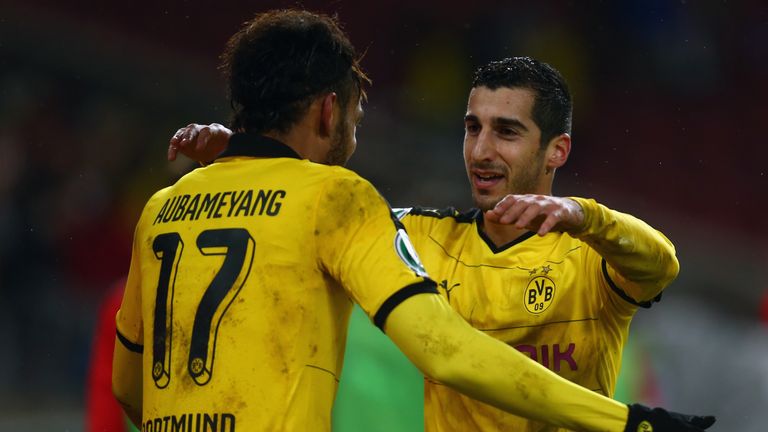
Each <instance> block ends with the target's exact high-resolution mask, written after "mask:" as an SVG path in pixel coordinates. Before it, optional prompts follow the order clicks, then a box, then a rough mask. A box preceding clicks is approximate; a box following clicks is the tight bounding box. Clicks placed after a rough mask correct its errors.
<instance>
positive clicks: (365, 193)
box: [315, 175, 437, 330]
mask: <svg viewBox="0 0 768 432" xmlns="http://www.w3.org/2000/svg"><path fill="white" fill-rule="evenodd" d="M315 218H316V219H315V240H316V247H317V252H318V257H319V260H320V265H321V267H323V268H324V269H325V271H326V272H328V274H330V275H331V277H333V278H334V279H335V280H336V281H338V282H339V283H340V284H341V285H342V286H343V287H344V289H345V290H346V292H347V293H348V295H349V296H350V297H351V298H352V299H353V300H354V301H355V302H356V303H357V304H359V305H360V307H361V308H362V309H363V310H364V311H365V313H366V314H367V315H368V317H369V318H371V319H372V320H373V322H374V324H376V326H378V327H379V328H380V329H382V330H383V328H384V323H385V321H386V319H387V316H389V313H390V312H391V311H392V310H393V309H394V308H395V307H397V306H398V305H399V304H400V303H402V302H403V301H404V300H406V299H408V298H409V297H411V296H413V295H416V294H421V293H434V294H437V288H436V285H435V283H434V282H433V281H432V280H431V279H429V277H428V276H427V273H426V271H425V270H424V267H423V265H422V264H421V261H420V260H419V257H418V255H417V254H416V251H415V250H414V248H413V246H412V244H411V242H410V239H409V238H408V234H407V232H406V231H405V228H404V227H403V225H402V224H401V223H400V221H399V220H398V219H397V218H396V217H395V216H394V215H393V213H392V211H391V210H390V208H389V206H388V205H387V203H386V201H385V200H384V198H382V197H381V195H379V193H378V192H377V191H376V189H375V188H374V187H373V186H372V185H371V184H370V183H369V182H367V181H366V180H364V179H362V178H360V177H359V176H356V175H354V176H353V175H349V176H339V177H334V178H332V179H330V180H328V181H327V182H326V185H325V187H324V189H323V191H322V192H321V194H320V196H319V197H318V203H317V207H316V210H315Z"/></svg>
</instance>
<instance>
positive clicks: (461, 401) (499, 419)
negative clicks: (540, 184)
mask: <svg viewBox="0 0 768 432" xmlns="http://www.w3.org/2000/svg"><path fill="white" fill-rule="evenodd" d="M394 212H395V214H396V215H398V216H399V217H400V218H401V221H402V222H403V224H404V225H405V227H406V229H407V230H408V233H409V234H410V237H411V240H412V241H413V245H414V246H415V247H416V250H417V251H418V252H419V255H420V257H421V259H422V262H423V263H424V266H425V268H426V269H427V271H428V272H429V274H430V275H431V276H432V277H433V278H434V279H435V280H436V281H437V283H438V290H439V291H440V293H441V295H443V296H444V297H445V298H446V299H447V300H448V301H449V303H450V305H451V306H452V307H453V308H454V309H455V310H456V311H458V312H459V314H460V315H462V316H463V317H464V319H466V320H467V321H468V322H469V323H470V324H471V325H472V326H473V327H475V328H477V329H479V330H481V331H483V332H485V333H487V334H488V335H491V336H493V337H495V338H497V339H499V340H501V341H504V342H505V343H507V344H509V345H511V346H513V347H515V348H517V349H518V350H519V351H521V352H523V353H526V354H527V355H528V356H530V357H531V358H532V359H533V360H535V361H537V362H539V363H541V364H542V365H544V366H545V367H547V368H549V369H551V370H552V371H554V372H556V373H557V374H559V375H561V376H562V377H564V378H566V379H568V380H570V381H573V382H575V383H578V384H580V385H582V386H584V387H586V388H588V389H591V390H594V391H596V392H599V393H601V394H603V395H606V396H611V395H612V394H613V389H614V385H615V383H616V377H617V374H618V372H619V364H620V361H621V352H622V347H623V345H624V341H625V339H626V338H627V333H628V328H629V323H630V320H631V318H632V316H633V314H634V312H635V311H636V310H637V308H638V306H646V307H647V306H650V303H648V302H636V301H634V300H633V299H632V297H631V296H629V295H628V294H626V293H625V292H624V291H623V290H622V289H621V288H620V287H618V286H617V285H616V284H615V283H614V282H613V280H612V278H611V276H609V274H612V272H613V271H612V269H611V268H610V266H607V265H606V262H605V261H604V260H603V259H602V258H601V256H600V255H598V254H597V252H596V251H595V250H594V249H592V248H591V247H590V246H589V245H587V244H586V243H584V242H583V241H581V240H579V239H576V238H573V237H571V236H570V235H568V234H563V233H556V232H552V233H549V234H547V235H545V236H543V237H540V236H537V235H535V234H534V233H532V232H529V233H527V234H524V235H522V236H521V237H519V238H518V239H516V240H515V241H513V242H511V243H509V244H506V245H503V246H501V247H495V246H494V245H493V243H492V242H491V241H490V239H488V238H487V237H486V235H485V234H484V232H483V231H482V229H481V227H482V214H481V212H480V211H479V210H473V211H470V212H467V213H459V212H457V211H455V210H453V209H445V210H436V209H425V208H412V209H395V210H394ZM424 410H425V426H426V430H427V431H465V430H472V431H502V430H504V431H507V430H508V431H537V432H540V431H547V432H549V431H556V430H558V429H557V428H554V427H551V426H547V425H545V424H542V423H537V422H533V421H530V420H527V419H524V418H520V417H516V416H514V415H511V414H508V413H505V412H503V411H501V410H498V409H496V408H494V407H491V406H490V405H486V404H483V403H481V402H477V401H475V400H473V399H471V398H469V397H467V396H464V395H462V394H460V393H458V392H456V391H454V390H452V389H451V388H449V387H446V386H443V385H441V384H439V383H436V382H433V381H430V380H426V382H425V408H424Z"/></svg>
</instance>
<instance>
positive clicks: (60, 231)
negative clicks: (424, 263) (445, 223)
mask: <svg viewBox="0 0 768 432" xmlns="http://www.w3.org/2000/svg"><path fill="white" fill-rule="evenodd" d="M411 3H412V2H405V1H393V2H387V4H386V5H383V4H381V5H369V4H367V3H365V2H332V3H330V4H326V3H324V2H319V1H306V2H304V3H303V4H304V5H305V6H307V7H309V8H310V9H314V10H319V11H325V12H329V13H333V12H335V11H337V12H338V14H339V18H340V20H341V21H342V22H343V23H344V24H345V27H346V28H347V30H348V31H349V33H350V35H351V37H352V40H353V42H354V43H355V44H356V45H357V46H358V49H360V50H361V51H366V55H365V59H364V60H363V65H364V66H365V67H366V68H367V69H368V71H369V72H370V74H371V75H372V77H373V80H374V86H373V88H372V89H371V90H370V92H369V97H370V102H369V103H368V104H367V105H366V106H365V108H366V111H367V112H366V117H365V121H364V123H363V126H362V129H361V130H360V131H359V133H358V139H359V142H360V145H359V148H358V153H357V154H356V155H355V157H354V158H353V159H352V163H351V167H352V168H353V169H355V170H357V171H358V172H360V173H361V174H363V175H364V176H366V177H368V178H370V179H371V180H372V181H373V183H374V184H375V185H377V186H378V187H379V188H380V190H381V191H382V193H383V194H384V195H385V197H386V198H387V199H388V200H389V201H390V202H391V203H392V204H393V205H395V206H407V205H413V204H419V205H427V206H445V205H454V206H457V207H468V206H470V205H471V202H470V200H469V193H468V188H467V187H466V185H465V183H466V180H465V174H464V172H463V164H462V160H461V156H460V155H461V139H462V134H463V122H462V117H463V113H464V108H465V104H466V95H467V93H468V90H469V84H470V81H471V73H472V70H473V69H474V68H475V67H477V66H479V65H481V64H483V63H486V62H488V61H490V60H493V59H499V58H502V57H505V56H513V55H530V56H533V57H536V58H538V59H541V60H543V61H546V62H549V63H551V64H552V65H554V66H555V67H556V68H558V69H559V70H561V71H562V73H563V74H564V76H565V77H566V79H567V80H568V82H569V83H570V85H571V90H572V92H573V94H574V98H575V111H574V130H573V136H574V148H573V153H572V157H571V160H570V161H569V162H568V164H567V165H566V167H565V168H564V169H562V170H561V171H562V172H559V173H558V178H557V180H556V187H555V193H557V194H561V195H569V194H573V195H581V196H593V197H596V198H597V199H598V201H602V202H605V203H606V204H608V205H611V206H613V207H615V208H617V209H625V210H626V211H628V212H630V213H633V214H635V215H638V216H640V217H642V218H644V219H646V220H648V221H649V222H651V223H652V224H653V225H655V226H658V227H659V228H660V229H661V230H662V231H664V232H665V233H667V234H668V235H669V236H670V237H671V238H672V239H673V240H674V241H675V242H676V244H677V245H678V250H679V252H680V254H681V255H682V256H681V262H682V264H683V269H682V273H681V278H680V281H679V282H678V283H677V284H676V285H674V286H673V287H672V288H671V289H672V290H676V291H677V290H679V291H680V292H681V293H686V294H687V295H690V296H693V297H696V298H697V302H698V303H696V304H699V303H701V304H703V306H702V307H703V308H704V309H706V310H707V311H709V310H710V309H708V308H712V309H713V310H714V312H713V313H712V314H711V315H710V312H706V314H705V316H706V317H708V318H709V319H711V320H715V321H716V320H732V319H735V318H734V317H735V316H737V315H738V316H739V320H744V321H743V322H746V323H747V324H746V325H747V327H748V328H753V327H754V328H756V325H757V324H756V323H757V322H758V317H759V314H760V306H759V305H760V299H761V298H762V297H763V296H764V295H765V294H764V293H766V292H768V270H766V267H768V266H766V265H765V264H766V261H768V246H766V244H768V242H766V240H768V218H766V217H765V212H764V210H762V208H763V207H764V205H763V201H764V200H765V199H766V198H768V168H766V167H765V165H764V161H765V159H766V158H768V146H766V145H765V144H764V142H763V136H764V133H763V124H762V122H763V121H765V120H764V119H765V118H768V105H767V104H765V103H764V100H765V99H766V97H768V86H767V85H766V84H765V82H764V79H765V77H766V76H768V4H766V3H765V2H761V1H757V0H754V1H753V0H745V1H741V2H706V4H702V2H688V1H686V0H681V1H662V0H652V1H639V0H638V1H621V2H591V3H590V5H588V6H585V5H583V4H582V2H575V1H554V2H501V1H495V2H494V1H477V2H472V3H471V4H469V3H462V4H456V5H454V6H451V7H448V6H446V5H445V4H444V2H437V1H423V2H418V3H417V4H411ZM292 5H293V4H285V3H280V2H277V1H266V2H259V5H258V10H263V9H267V8H270V7H279V6H292ZM258 10H257V9H256V7H255V6H254V4H253V3H250V2H245V1H232V2H228V3H227V7H226V8H223V7H216V6H211V5H208V4H205V3H200V2H183V3H181V2H180V3H178V4H176V5H173V6H169V5H158V4H154V3H153V2H132V3H131V4H130V5H129V4H125V5H120V6H117V7H116V6H115V5H111V4H107V3H103V2H95V1H74V2H65V3H61V2H54V1H50V0H33V1H26V2H24V3H23V4H22V2H13V1H12V2H7V3H4V4H3V5H0V341H2V346H3V349H2V350H0V402H2V403H3V405H4V406H5V407H6V409H11V410H12V409H15V408H18V409H20V410H33V409H34V406H35V405H36V404H37V405H39V404H41V403H45V401H50V404H58V403H62V401H64V403H68V404H71V405H72V406H74V407H78V406H81V405H80V404H81V403H82V402H81V401H82V398H83V394H82V392H83V382H84V380H85V375H86V372H87V369H88V358H89V350H90V347H91V338H92V336H93V334H94V332H95V329H94V322H95V320H96V311H97V309H98V305H99V304H100V302H101V301H102V300H103V299H104V298H105V296H106V295H107V289H108V287H109V286H111V285H112V284H113V283H114V282H115V281H117V280H119V279H120V278H121V277H122V276H123V275H124V274H125V273H126V272H127V269H128V263H129V259H130V242H131V236H132V233H133V226H134V224H135V222H136V220H137V218H138V214H139V212H140V209H141V206H142V205H143V203H144V201H145V200H146V199H147V198H148V197H149V196H150V194H151V193H152V192H153V191H154V190H156V189H159V188H161V187H163V186H164V185H167V184H168V183H169V182H171V181H173V179H174V178H175V177H176V176H178V175H179V174H181V173H183V172H185V171H186V170H188V169H192V167H193V166H192V165H191V164H190V163H188V161H187V162H183V161H182V162H177V163H175V164H168V163H167V162H166V161H165V148H166V145H167V140H168V139H169V138H170V136H171V134H172V133H173V132H174V131H175V130H176V129H177V128H178V127H181V126H184V125H186V124H187V123H189V122H192V121H195V122H212V121H218V122H226V120H227V103H226V100H225V95H224V91H223V87H222V83H221V80H220V79H218V76H217V74H216V71H215V68H216V57H217V55H218V52H219V51H220V49H221V47H222V46H223V43H224V41H225V40H226V39H227V37H228V36H229V35H230V34H232V33H233V32H234V31H235V30H236V29H237V27H238V25H239V23H241V22H242V21H244V20H245V19H247V18H249V17H250V16H251V15H252V14H253V13H254V12H257V11H258ZM678 286H679V288H678ZM670 295H673V294H670ZM766 298H768V297H766ZM765 302H766V303H765V304H768V300H765ZM671 304H672V305H675V304H683V305H685V304H687V303H685V302H682V303H680V302H679V301H678V302H677V303H676V302H675V300H674V299H673V301H672V302H671ZM718 305H719V306H718ZM682 307H683V308H684V307H685V306H682ZM667 310H668V311H669V310H676V309H674V308H673V309H667ZM765 310H768V306H763V312H762V313H763V317H764V319H765V320H767V321H768V313H767V312H765ZM670 316H671V315H670ZM676 316H679V315H676ZM641 321H642V320H641ZM678 321H679V320H676V321H675V324H679V325H680V326H681V327H684V326H685V325H686V324H685V322H678ZM641 324H642V323H641ZM750 326H752V327H750ZM651 327H652V326H651ZM683 330H684V329H683ZM713 331H714V329H713ZM740 332H742V333H743V331H740ZM682 334H683V336H681V337H685V336H684V335H685V334H686V333H685V332H684V331H683V332H682ZM765 334H766V333H765V332H763V333H758V336H756V337H758V338H761V337H762V338H765V337H766V336H765ZM727 336H728V335H725V336H723V337H724V338H725V337H727ZM766 345H767V346H768V343H767V344H766ZM713 354H714V355H717V353H716V352H714V353H713ZM682 355H684V353H683V354H682ZM764 370H765V369H763V371H764ZM763 385H765V386H766V387H764V388H763V390H762V391H764V393H763V397H765V399H763V400H768V390H766V388H768V383H763ZM14 407H15V408H14ZM30 407H32V408H30ZM3 411H4V410H0V413H2V412H3ZM0 417H2V415H1V414H0ZM0 425H2V421H0ZM734 430H735V429H734ZM740 430H741V429H740ZM743 430H747V429H743Z"/></svg>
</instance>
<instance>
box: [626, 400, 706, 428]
mask: <svg viewBox="0 0 768 432" xmlns="http://www.w3.org/2000/svg"><path fill="white" fill-rule="evenodd" d="M715 420H716V419H715V417H714V416H695V415H688V414H680V413H676V412H673V411H667V410H665V409H664V408H653V409H651V408H648V407H647V406H645V405H640V404H632V405H629V418H628V419H627V426H626V427H625V428H624V432H651V431H653V432H702V431H703V430H704V429H707V428H709V427H710V426H712V425H713V424H714V423H715Z"/></svg>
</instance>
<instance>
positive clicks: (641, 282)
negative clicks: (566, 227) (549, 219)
mask: <svg viewBox="0 0 768 432" xmlns="http://www.w3.org/2000/svg"><path fill="white" fill-rule="evenodd" d="M573 200H574V201H576V202H577V203H578V204H579V206H581V208H582V209H583V211H584V225H583V228H582V229H581V230H579V231H576V232H573V233H572V235H573V236H574V237H576V238H579V239H581V240H583V241H584V242H585V243H587V244H588V245H590V246H591V247H592V248H593V249H594V250H595V251H597V253H598V254H600V256H602V257H603V258H604V259H605V261H606V262H607V263H608V264H609V266H610V269H609V272H610V276H611V279H613V281H614V282H616V283H617V284H618V285H619V286H620V287H622V288H623V289H624V290H625V291H627V292H628V293H629V294H631V295H632V296H633V297H634V298H635V300H640V301H645V300H650V299H652V298H654V297H655V296H656V295H658V294H659V293H660V292H661V291H662V290H663V289H664V288H666V286H667V285H669V284H670V283H671V282H672V281H673V280H674V279H675V278H676V277H677V274H678V272H679V271H680V263H679V262H678V261H677V257H675V247H674V246H673V245H672V242H670V241H669V240H668V239H667V238H666V237H665V236H664V235H663V234H662V233H660V232H658V231H656V230H655V229H653V228H652V227H650V226H649V225H648V224H646V223H645V222H643V221H641V220H640V219H637V218H635V217H633V216H630V215H628V214H624V213H620V212H617V211H615V210H611V209H609V208H607V207H605V206H603V205H600V204H598V203H597V202H595V201H594V200H589V199H584V198H573ZM611 269H613V272H611Z"/></svg>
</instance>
